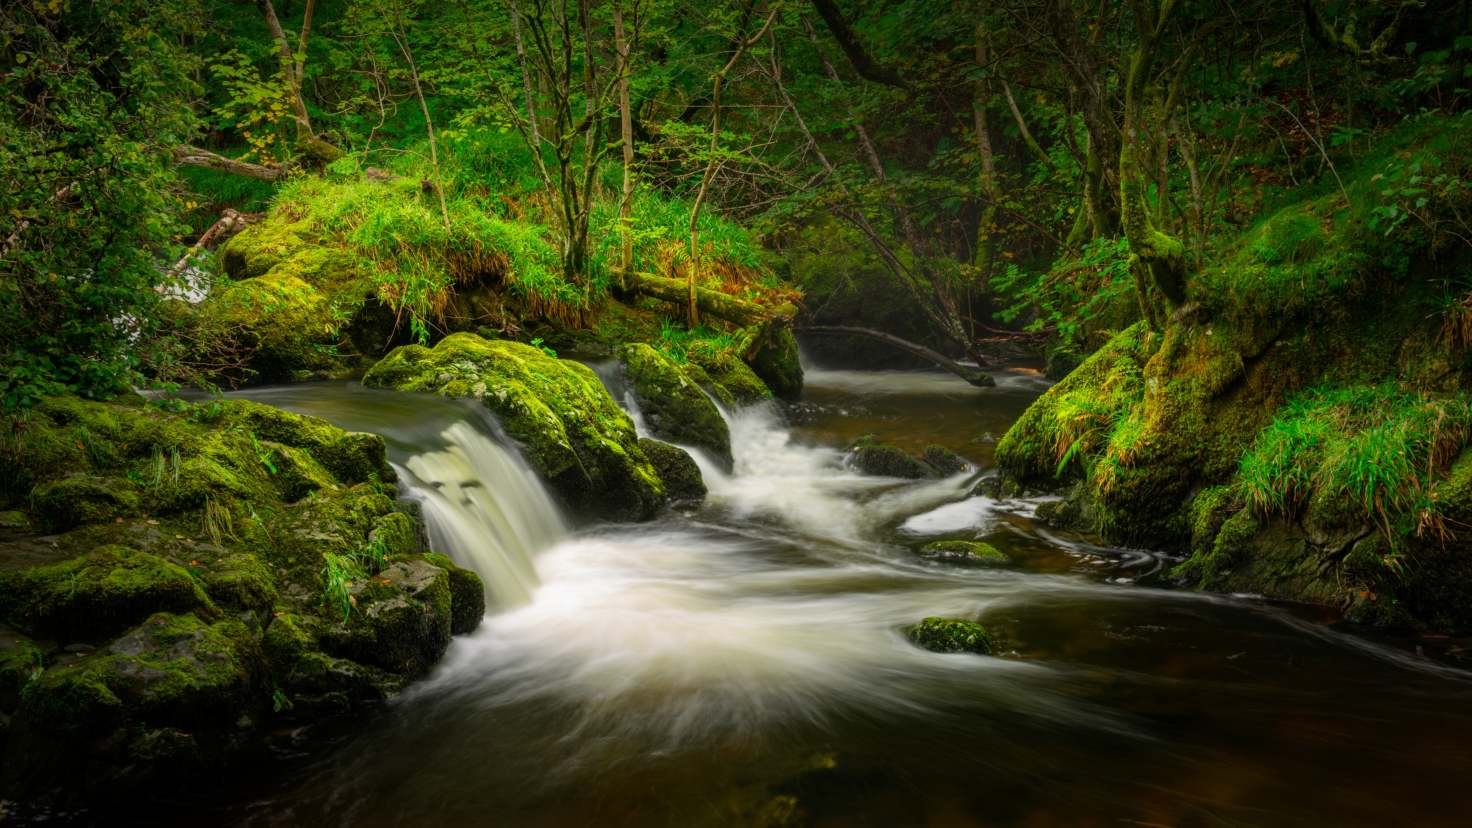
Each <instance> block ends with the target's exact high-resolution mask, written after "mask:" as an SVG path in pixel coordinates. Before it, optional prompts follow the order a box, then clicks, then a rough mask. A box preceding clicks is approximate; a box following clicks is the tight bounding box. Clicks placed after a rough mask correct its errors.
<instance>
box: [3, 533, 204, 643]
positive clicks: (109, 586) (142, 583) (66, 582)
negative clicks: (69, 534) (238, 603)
mask: <svg viewBox="0 0 1472 828" xmlns="http://www.w3.org/2000/svg"><path fill="white" fill-rule="evenodd" d="M193 610H199V611H200V613H201V614H203V615H206V616H215V615H218V614H219V612H218V610H217V609H215V607H214V604H213V602H212V601H210V599H209V597H208V596H207V595H206V594H205V591H204V589H203V588H202V587H201V585H200V583H199V582H198V581H197V580H196V579H195V578H194V577H193V576H192V575H190V574H189V572H188V570H186V569H184V568H183V567H181V566H179V565H178V564H175V563H170V562H169V561H167V560H164V559H163V558H160V557H158V556H156V555H150V554H148V553H147V552H139V551H137V550H134V549H130V548H128V547H126V546H121V545H116V544H110V545H106V546H99V547H97V548H96V549H93V550H92V551H91V552H88V553H87V554H86V555H83V556H81V557H78V558H71V559H68V560H65V561H62V562H61V563H57V564H52V565H50V566H38V567H32V568H30V569H25V570H20V571H18V572H17V571H12V572H0V618H3V619H4V621H5V623H6V624H9V625H10V626H12V627H14V628H16V629H19V630H22V631H24V632H26V633H27V634H29V635H31V636H33V637H37V638H46V639H51V640H59V641H70V642H78V641H80V642H87V641H93V642H95V641H102V640H106V639H108V638H110V637H112V636H114V635H116V634H117V633H119V632H120V631H122V630H125V629H127V628H128V627H131V626H133V625H134V624H137V623H138V622H140V621H142V620H143V619H145V618H147V617H148V616H150V615H152V614H153V613H155V612H159V611H166V612H175V613H183V612H190V611H193Z"/></svg>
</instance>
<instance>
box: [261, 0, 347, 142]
mask: <svg viewBox="0 0 1472 828" xmlns="http://www.w3.org/2000/svg"><path fill="white" fill-rule="evenodd" d="M260 5H261V16H262V17H264V18H265V20H266V29H267V30H268V31H270V33H271V39H272V40H273V41H275V43H276V53H277V56H278V58H279V60H280V62H281V74H282V76H283V77H284V78H285V80H286V87H287V92H288V98H289V99H290V103H291V111H292V116H293V118H294V119H295V121H296V143H297V150H298V152H300V153H301V154H302V156H304V157H306V158H307V159H308V160H309V161H310V162H312V163H314V164H318V165H320V164H329V163H331V162H333V161H336V160H337V159H339V158H341V157H342V156H343V155H344V153H343V151H342V150H341V149H339V148H338V147H337V146H335V145H334V144H332V143H331V142H329V141H327V140H325V139H323V138H322V137H321V136H319V135H317V132H316V130H314V129H313V128H312V117H311V115H310V114H309V113H308V112H307V102H306V99H305V98H303V97H302V78H303V75H304V72H305V69H306V65H307V38H308V36H309V35H310V34H311V32H312V14H313V12H314V11H315V10H316V6H317V3H316V0H307V5H306V9H305V10H303V12H302V28H301V31H300V32H299V33H298V34H297V41H296V49H294V50H293V49H292V48H291V43H290V42H289V41H288V40H287V39H286V32H285V31H284V30H283V29H282V28H281V20H280V19H279V18H277V16H276V7H275V6H274V5H272V3H271V0H260Z"/></svg>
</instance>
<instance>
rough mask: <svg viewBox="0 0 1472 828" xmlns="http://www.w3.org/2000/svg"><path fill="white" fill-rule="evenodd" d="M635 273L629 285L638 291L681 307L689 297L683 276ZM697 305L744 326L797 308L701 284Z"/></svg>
mask: <svg viewBox="0 0 1472 828" xmlns="http://www.w3.org/2000/svg"><path fill="white" fill-rule="evenodd" d="M633 276H634V281H633V284H632V285H630V287H632V288H633V290H634V291H635V292H636V293H642V294H644V295H645V296H652V297H654V298H656V299H662V300H664V301H666V302H673V303H674V304H677V305H680V306H682V307H683V306H684V305H686V304H688V302H689V301H690V289H689V286H688V285H687V284H686V283H685V281H684V280H683V279H667V278H665V277H663V276H655V275H653V274H650V273H635V274H633ZM695 305H696V307H697V308H699V309H700V312H701V313H703V314H706V315H708V316H714V317H715V318H717V319H724V320H725V321H727V322H734V323H735V324H737V325H742V326H746V325H755V324H759V323H766V322H771V321H774V320H781V321H786V320H790V319H792V317H793V316H795V315H796V314H797V308H796V307H795V306H793V305H791V304H785V305H781V306H779V307H776V308H768V307H765V306H763V305H758V304H756V303H755V302H748V301H746V300H744V299H737V298H736V297H734V296H729V295H727V294H724V293H721V292H720V291H717V290H710V289H708V288H701V287H698V288H696V289H695Z"/></svg>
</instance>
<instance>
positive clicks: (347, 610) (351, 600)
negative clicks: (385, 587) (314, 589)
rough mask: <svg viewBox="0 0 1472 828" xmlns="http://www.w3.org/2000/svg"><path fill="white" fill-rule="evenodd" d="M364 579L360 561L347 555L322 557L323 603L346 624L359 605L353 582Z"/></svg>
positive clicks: (331, 553) (326, 554) (330, 553)
mask: <svg viewBox="0 0 1472 828" xmlns="http://www.w3.org/2000/svg"><path fill="white" fill-rule="evenodd" d="M362 577H363V569H362V567H361V566H359V564H358V561H357V560H356V559H355V558H353V557H350V556H347V555H338V554H336V553H333V552H328V553H325V554H323V556H322V603H323V605H325V606H327V607H329V608H331V609H333V610H334V611H336V612H337V613H339V614H340V615H342V620H343V621H344V622H346V621H347V620H348V618H350V617H351V616H352V614H353V608H354V607H356V606H357V605H358V599H357V597H356V596H354V595H353V592H352V585H353V581H354V580H356V579H360V578H362Z"/></svg>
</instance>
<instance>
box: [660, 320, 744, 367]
mask: <svg viewBox="0 0 1472 828" xmlns="http://www.w3.org/2000/svg"><path fill="white" fill-rule="evenodd" d="M738 341H739V340H738V338H737V336H736V334H733V333H731V332H729V331H723V330H716V329H714V328H710V327H707V326H705V325H697V326H695V327H694V328H689V327H686V326H685V325H683V324H681V323H679V322H674V321H672V320H669V319H666V320H663V321H661V322H660V324H659V343H658V346H659V349H660V350H661V351H662V352H664V355H665V356H667V357H669V358H670V359H673V360H674V361H675V362H678V363H680V364H682V365H683V364H685V363H688V362H690V361H691V360H692V359H697V360H698V359H699V357H700V356H702V355H705V356H710V357H714V356H716V355H719V354H723V353H729V352H730V351H731V349H732V348H734V347H735V346H736V343H737V342H738Z"/></svg>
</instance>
